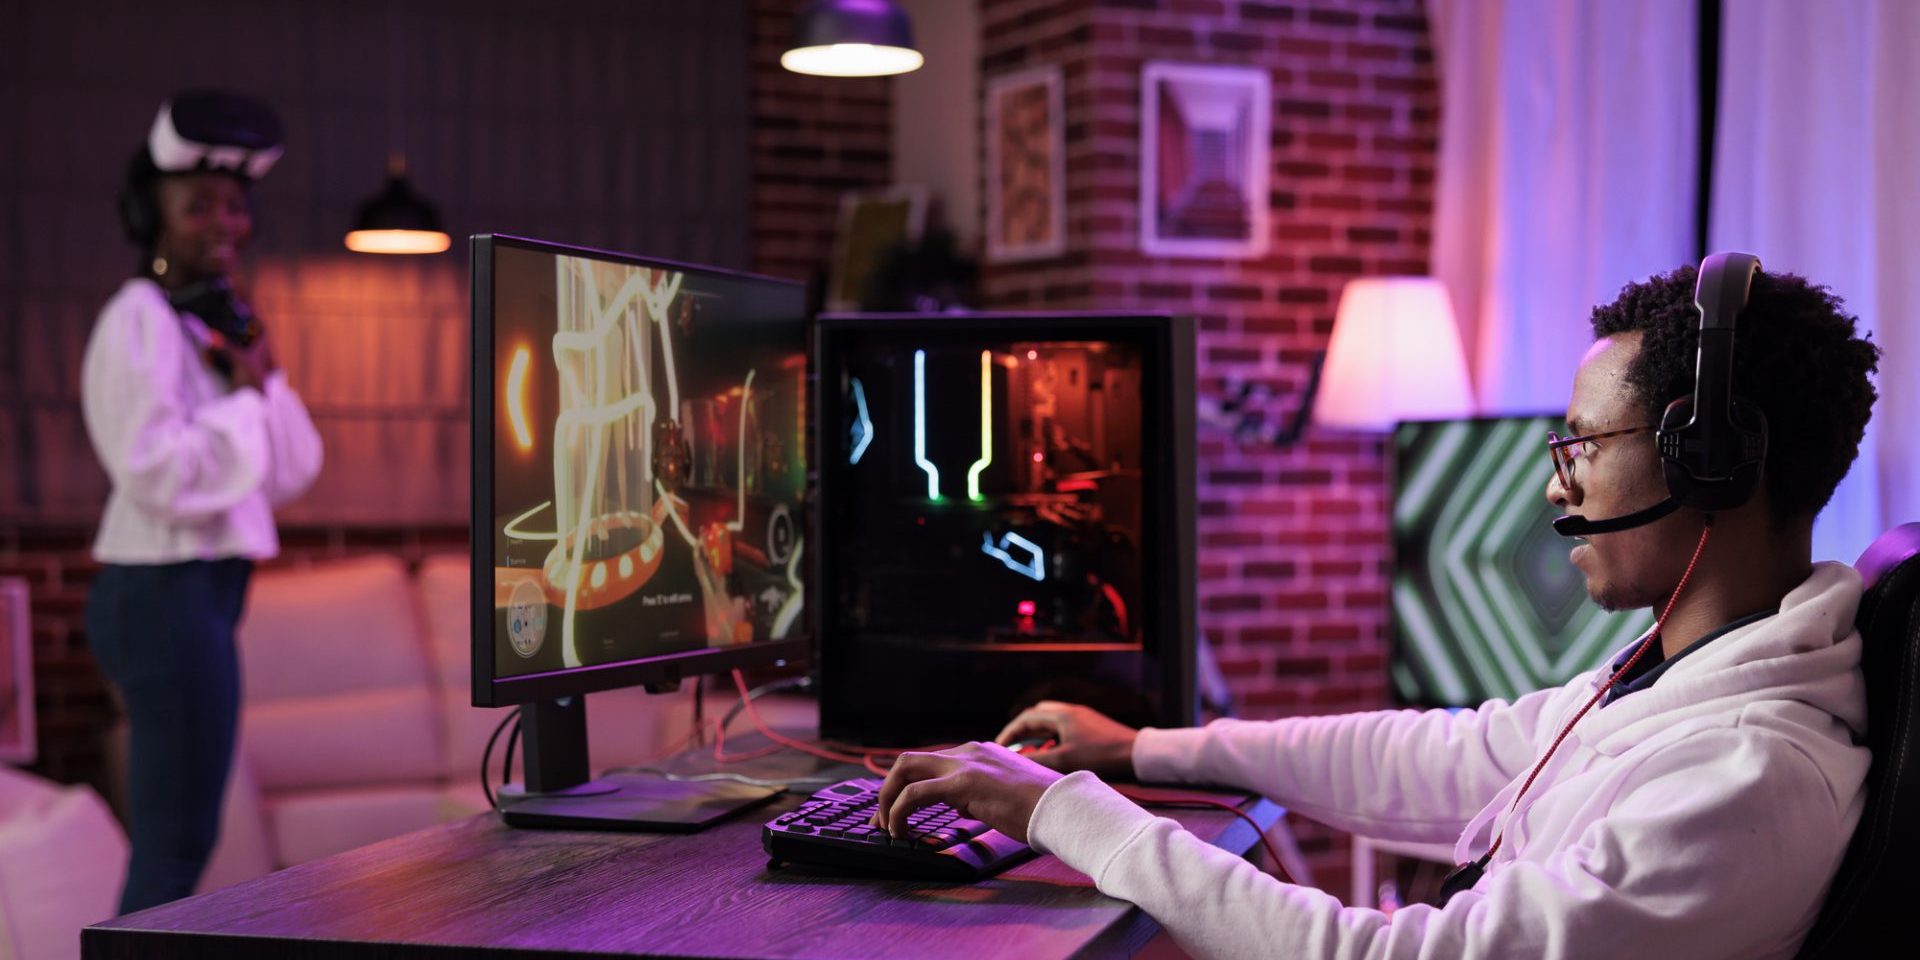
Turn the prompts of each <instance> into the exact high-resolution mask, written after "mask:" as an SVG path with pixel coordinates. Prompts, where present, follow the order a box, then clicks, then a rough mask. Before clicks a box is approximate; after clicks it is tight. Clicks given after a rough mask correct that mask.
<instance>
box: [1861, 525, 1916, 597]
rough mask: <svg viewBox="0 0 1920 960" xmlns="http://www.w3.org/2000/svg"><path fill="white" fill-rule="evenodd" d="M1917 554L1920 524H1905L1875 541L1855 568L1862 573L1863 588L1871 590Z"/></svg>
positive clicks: (1862, 555)
mask: <svg viewBox="0 0 1920 960" xmlns="http://www.w3.org/2000/svg"><path fill="white" fill-rule="evenodd" d="M1916 553H1920V523H1903V524H1901V525H1899V526H1897V527H1894V528H1893V529H1892V530H1888V531H1887V532H1886V533H1883V534H1881V535H1880V537H1879V539H1877V540H1875V541H1873V543H1872V545H1870V546H1868V547H1867V551H1866V552H1865V553H1862V554H1861V555H1860V562H1858V563H1856V564H1854V565H1853V568H1854V569H1855V570H1858V571H1860V582H1861V584H1862V586H1863V587H1864V588H1865V589H1867V590H1871V589H1873V587H1874V585H1875V584H1877V583H1879V582H1880V581H1881V580H1882V579H1883V578H1885V577H1886V575H1887V574H1889V573H1891V572H1893V568H1895V567H1897V566H1899V565H1900V564H1901V563H1902V562H1904V561H1906V559H1907V558H1909V557H1911V556H1913V555H1914V554H1916Z"/></svg>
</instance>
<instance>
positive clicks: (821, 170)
mask: <svg viewBox="0 0 1920 960" xmlns="http://www.w3.org/2000/svg"><path fill="white" fill-rule="evenodd" d="M800 6H801V2H800V0H752V9H751V15H752V30H753V48H752V61H753V92H752V110H753V132H752V135H751V136H752V144H753V147H752V169H753V194H752V195H753V203H752V208H751V218H752V223H753V269H754V270H756V271H759V272H761V273H766V274H771V275H773V276H776V277H786V278H789V279H793V280H807V281H814V282H815V286H816V289H815V292H816V293H817V292H818V288H819V282H820V281H822V279H823V277H824V274H823V271H824V269H825V266H826V262H827V256H828V252H829V251H831V250H832V249H833V240H834V229H835V226H836V225H837V223H838V217H839V210H840V198H841V196H842V195H843V194H845V193H846V192H847V191H848V190H858V189H861V188H865V187H875V186H883V185H885V184H886V183H888V182H889V178H890V176H891V167H892V152H891V151H892V148H891V145H890V144H889V137H890V136H891V135H892V129H893V127H892V119H891V117H890V114H889V106H890V104H891V103H892V100H891V96H890V91H891V85H890V82H889V81H887V80H884V79H850V78H845V77H808V76H802V75H800V74H797V73H788V72H787V71H786V70H785V69H783V68H782V67H781V66H780V53H781V51H783V50H785V49H786V46H787V42H788V41H789V40H790V39H791V38H792V36H793V13H794V11H795V10H796V9H798V8H799V7H800Z"/></svg>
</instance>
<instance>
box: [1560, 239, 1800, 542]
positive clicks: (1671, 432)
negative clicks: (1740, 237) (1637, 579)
mask: <svg viewBox="0 0 1920 960" xmlns="http://www.w3.org/2000/svg"><path fill="white" fill-rule="evenodd" d="M1759 272H1760V258H1759V257H1756V256H1754V255H1753V254H1750V253H1716V254H1712V255H1710V256H1708V257H1707V258H1706V259H1705V260H1702V261H1700V276H1699V280H1698V282H1697V283H1696V284H1695V285H1694V289H1693V305H1694V307H1696V308H1697V309H1698V310H1699V311H1700V351H1699V357H1698V359H1697V361H1696V362H1695V366H1694V374H1693V396H1690V397H1681V398H1679V399H1677V400H1675V401H1673V402H1672V403H1670V404H1667V410H1666V413H1665V415H1663V416H1662V417H1661V418H1660V429H1659V431H1658V432H1657V433H1656V434H1655V444H1656V445H1657V447H1658V449H1659V451H1660V464H1661V472H1662V473H1663V474H1664V475H1665V477H1666V481H1667V498H1666V499H1665V500H1662V501H1660V502H1659V503H1656V504H1654V505H1653V506H1650V507H1647V508H1645V509H1642V510H1636V511H1634V512H1632V513H1629V514H1626V515H1625V516H1619V517H1609V518H1607V519H1604V520H1589V519H1587V518H1586V517H1574V516H1566V517H1561V518H1559V519H1558V520H1555V521H1553V532H1555V533H1557V534H1559V535H1561V536H1563V537H1585V536H1590V535H1592V534H1597V533H1617V532H1619V531H1621V530H1631V529H1633V528H1634V527H1638V526H1644V525H1645V524H1649V523H1652V522H1653V521H1655V520H1658V519H1660V518H1661V517H1664V516H1666V515H1667V514H1669V513H1672V512H1674V511H1675V510H1678V509H1680V508H1681V507H1692V508H1694V509H1696V510H1701V511H1705V512H1707V513H1714V512H1718V511H1721V510H1732V509H1734V508H1736V507H1738V506H1740V505H1741V504H1744V503H1746V502H1747V500H1748V499H1750V498H1751V497H1752V496H1753V492H1754V490H1755V489H1757V488H1758V487H1759V485H1760V474H1761V469H1762V468H1763V467H1764V466H1765V464H1766V459H1767V417H1766V415H1765V414H1763V413H1761V412H1760V408H1759V407H1758V406H1756V405H1754V404H1753V403H1751V402H1749V401H1747V400H1746V399H1744V398H1742V397H1736V396H1734V395H1733V330H1734V321H1735V320H1737V319H1738V318H1739V316H1740V314H1741V313H1742V312H1743V311H1745V310H1746V308H1747V297H1748V295H1749V294H1750V293H1751V292H1752V289H1753V275H1754V274H1756V273H1759Z"/></svg>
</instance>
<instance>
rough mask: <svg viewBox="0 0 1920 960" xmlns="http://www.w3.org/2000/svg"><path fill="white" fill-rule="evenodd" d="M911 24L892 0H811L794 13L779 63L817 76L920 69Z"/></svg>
mask: <svg viewBox="0 0 1920 960" xmlns="http://www.w3.org/2000/svg"><path fill="white" fill-rule="evenodd" d="M925 62H926V58H925V57H923V56H921V55H920V51H919V50H918V49H916V48H915V47H914V45H913V24H912V22H911V21H910V20H908V18H907V12H906V11H905V10H902V9H900V7H899V5H898V4H896V3H894V2H893V0H813V2H812V3H809V4H807V5H806V6H805V7H804V8H802V9H801V10H800V12H799V14H797V15H795V17H794V19H793V42H792V43H791V44H789V45H788V47H787V52H786V53H783V54H781V55H780V65H781V66H783V67H785V68H787V69H788V70H791V71H793V72H794V73H805V74H811V75H813V76H816V77H885V76H892V75H894V74H898V73H911V72H913V71H915V70H918V69H920V65H921V64H923V63H925Z"/></svg>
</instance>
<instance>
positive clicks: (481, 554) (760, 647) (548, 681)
mask: <svg viewBox="0 0 1920 960" xmlns="http://www.w3.org/2000/svg"><path fill="white" fill-rule="evenodd" d="M501 248H511V249H515V250H524V251H528V252H532V253H546V254H554V255H557V256H570V257H585V258H588V259H594V260H604V261H609V262H614V263H622V264H626V265H629V266H638V267H652V268H656V269H665V270H678V271H686V272H694V273H704V274H708V275H712V276H720V277H727V278H731V279H736V280H745V281H750V282H755V283H766V284H773V285H778V286H781V287H786V288H790V289H792V290H793V291H794V292H795V293H796V294H797V295H798V296H797V298H796V299H797V300H798V301H799V302H800V303H801V304H802V312H801V319H802V323H803V325H804V324H805V322H806V319H805V318H806V313H805V306H804V305H805V295H806V285H805V284H802V283H798V282H795V281H792V280H783V279H780V278H778V277H769V276H766V275H764V274H757V273H749V272H747V271H743V270H730V269H727V268H724V267H714V266H708V265H705V264H697V263H684V262H681V261H676V260H667V259H662V258H658V257H642V256H636V255H633V254H628V253H621V252H618V251H613V250H600V249H595V248H592V247H582V246H575V245H572V244H565V243H556V242H553V241H549V240H535V239H531V238H528V237H518V236H512V235H508V234H499V233H486V234H476V235H474V236H472V237H471V238H470V239H469V241H468V250H469V257H470V261H469V262H470V264H471V271H470V272H471V290H470V296H471V307H470V311H471V316H472V324H473V329H472V336H471V351H470V354H471V360H472V364H473V367H472V370H471V371H470V379H471V381H472V387H471V396H472V404H473V406H472V411H471V415H470V417H469V418H468V419H469V425H470V428H471V430H472V438H471V453H470V469H471V474H472V477H471V494H472V503H471V520H470V522H471V523H472V527H471V528H470V530H469V532H468V537H467V538H468V544H469V547H470V548H471V549H470V553H471V561H470V562H471V565H472V571H471V573H472V580H471V590H472V596H471V598H470V601H471V602H470V604H469V613H470V615H471V616H472V619H473V623H472V629H471V634H472V635H471V637H470V641H471V644H470V649H471V655H472V658H473V663H472V676H473V691H472V692H473V705H474V706H476V707H499V706H509V705H513V704H524V703H533V702H537V701H542V700H554V699H558V698H561V697H569V696H576V695H581V694H588V693H597V692H599V691H603V690H615V689H618V688H621V687H633V686H647V687H649V688H671V687H672V686H674V685H677V684H678V683H679V682H680V681H681V680H682V679H685V678H688V677H698V676H701V675H704V674H710V673H725V672H727V671H729V670H743V669H751V668H756V667H786V666H790V665H805V664H807V663H808V662H809V658H810V654H811V651H812V649H813V638H814V635H815V632H816V631H815V624H816V623H817V622H818V621H817V619H816V618H817V616H818V612H819V611H818V605H817V603H816V602H815V598H816V597H818V596H819V591H818V585H817V584H814V583H812V582H808V583H806V584H805V585H804V586H803V591H804V593H803V598H804V599H803V601H802V607H801V610H802V613H801V617H800V622H799V630H800V632H799V635H798V636H792V637H787V638H784V639H780V640H763V641H757V642H754V643H750V644H747V645H745V646H740V647H718V648H707V649H704V650H688V651H682V652H678V653H670V654H664V655H661V656H657V657H648V658H646V659H644V660H629V661H625V662H622V663H608V664H597V665H593V666H584V667H576V668H574V669H571V670H556V671H550V672H547V673H537V674H527V675H522V676H514V677H500V676H496V675H495V673H494V663H493V653H494V649H493V647H494V637H493V589H494V587H493V565H494V556H493V537H492V535H491V533H490V531H491V530H492V529H493V521H494V517H493V451H494V447H493V434H494V426H495V424H494V422H493V417H494V410H495V403H496V394H495V392H494V382H493V375H494V362H493V361H494V357H493V351H494V323H493V260H494V254H495V252H496V251H497V250H499V249H501ZM805 349H806V348H805V346H804V340H803V346H802V352H803V355H804V354H805ZM809 399H810V398H809ZM801 514H802V517H803V519H802V521H801V522H802V524H803V526H802V528H801V529H802V535H803V536H806V537H817V536H818V531H817V530H816V529H815V528H814V526H813V523H812V511H811V510H810V509H808V510H802V511H801Z"/></svg>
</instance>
